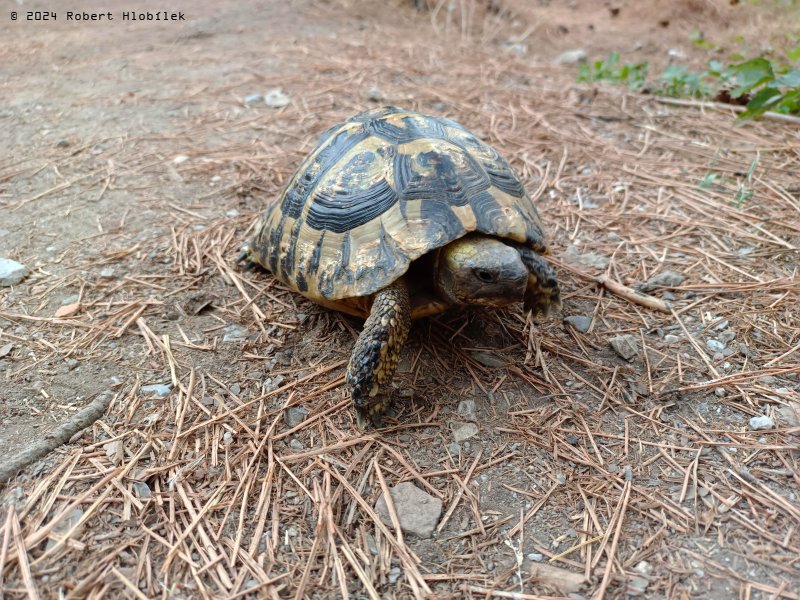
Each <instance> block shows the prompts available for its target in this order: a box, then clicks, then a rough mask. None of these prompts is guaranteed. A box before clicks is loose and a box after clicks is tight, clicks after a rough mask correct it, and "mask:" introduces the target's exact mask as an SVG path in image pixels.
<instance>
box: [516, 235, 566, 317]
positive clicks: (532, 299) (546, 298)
mask: <svg viewBox="0 0 800 600" xmlns="http://www.w3.org/2000/svg"><path fill="white" fill-rule="evenodd" d="M517 250H518V251H519V255H520V257H521V258H522V263H523V264H524V265H525V266H526V267H527V269H528V287H527V288H526V289H525V299H524V300H525V305H524V307H525V310H526V311H528V310H532V311H533V314H534V316H536V315H538V314H539V313H541V314H543V315H544V316H548V315H549V314H550V311H551V310H552V309H556V308H561V291H560V290H559V287H558V280H557V279H556V272H555V270H554V269H553V267H551V266H550V265H549V264H548V263H547V261H545V259H544V258H542V255H541V254H539V253H538V252H534V251H533V250H531V249H530V248H521V247H518V248H517Z"/></svg>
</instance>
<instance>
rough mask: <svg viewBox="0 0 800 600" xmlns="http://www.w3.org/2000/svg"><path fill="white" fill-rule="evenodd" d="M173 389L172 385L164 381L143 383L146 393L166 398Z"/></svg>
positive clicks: (143, 389)
mask: <svg viewBox="0 0 800 600" xmlns="http://www.w3.org/2000/svg"><path fill="white" fill-rule="evenodd" d="M171 389H172V386H171V385H167V384H164V383H152V384H150V385H143V386H142V391H143V392H144V393H145V394H153V395H154V396H155V397H156V398H164V397H166V396H169V391H170V390H171Z"/></svg>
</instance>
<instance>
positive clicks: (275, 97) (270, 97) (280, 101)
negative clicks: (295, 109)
mask: <svg viewBox="0 0 800 600" xmlns="http://www.w3.org/2000/svg"><path fill="white" fill-rule="evenodd" d="M291 101H292V99H291V98H289V95H288V94H286V93H285V92H284V91H283V90H282V89H280V88H275V89H274V90H270V91H268V92H267V93H266V94H264V103H265V104H266V105H267V106H269V107H270V108H283V107H284V106H287V105H288V104H289V103H290V102H291Z"/></svg>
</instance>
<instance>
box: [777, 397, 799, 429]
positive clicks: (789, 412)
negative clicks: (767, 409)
mask: <svg viewBox="0 0 800 600" xmlns="http://www.w3.org/2000/svg"><path fill="white" fill-rule="evenodd" d="M777 412H778V416H779V417H780V419H781V423H783V424H784V425H785V426H787V427H797V426H798V425H800V402H797V401H793V400H790V401H789V403H788V404H787V405H786V406H779V407H778V408H777Z"/></svg>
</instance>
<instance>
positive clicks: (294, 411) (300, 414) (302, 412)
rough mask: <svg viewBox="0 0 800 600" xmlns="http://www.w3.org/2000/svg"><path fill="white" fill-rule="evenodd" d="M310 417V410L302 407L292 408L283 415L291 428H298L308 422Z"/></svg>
mask: <svg viewBox="0 0 800 600" xmlns="http://www.w3.org/2000/svg"><path fill="white" fill-rule="evenodd" d="M307 415H308V410H307V409H306V408H304V407H302V406H290V407H289V408H287V409H286V412H285V413H283V420H284V421H286V424H287V425H288V426H289V427H297V426H298V425H300V423H302V422H303V421H305V420H306V416H307Z"/></svg>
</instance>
